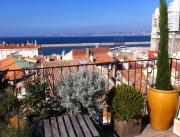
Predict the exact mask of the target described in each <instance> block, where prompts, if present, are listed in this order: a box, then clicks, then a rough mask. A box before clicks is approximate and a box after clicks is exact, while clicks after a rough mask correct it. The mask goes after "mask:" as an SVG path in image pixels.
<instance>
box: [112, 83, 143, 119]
mask: <svg viewBox="0 0 180 137" xmlns="http://www.w3.org/2000/svg"><path fill="white" fill-rule="evenodd" d="M115 92H116V93H115V96H114V98H113V101H112V114H113V116H114V118H115V119H116V120H121V121H126V122H137V120H138V119H139V118H140V117H141V116H142V114H143V113H144V97H143V95H142V93H141V92H140V91H138V90H136V89H135V88H134V87H132V86H128V85H126V84H122V85H118V86H117V87H116V88H115Z"/></svg>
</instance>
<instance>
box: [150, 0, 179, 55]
mask: <svg viewBox="0 0 180 137" xmlns="http://www.w3.org/2000/svg"><path fill="white" fill-rule="evenodd" d="M159 16H160V13H159V8H157V9H156V10H155V12H154V14H153V16H152V32H151V50H154V51H156V50H157V49H158V45H159V38H160V36H159V31H160V29H159ZM168 28H169V53H170V56H176V57H177V56H179V55H180V0H173V1H172V2H171V3H170V5H169V6H168Z"/></svg>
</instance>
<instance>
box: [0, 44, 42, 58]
mask: <svg viewBox="0 0 180 137" xmlns="http://www.w3.org/2000/svg"><path fill="white" fill-rule="evenodd" d="M38 50H39V45H36V44H35V45H32V44H26V45H24V44H21V45H19V44H16V45H13V44H11V45H8V44H0V60H2V59H4V58H6V57H7V56H8V55H12V54H18V55H21V56H22V57H29V58H34V57H35V56H36V57H38V55H39V52H38Z"/></svg>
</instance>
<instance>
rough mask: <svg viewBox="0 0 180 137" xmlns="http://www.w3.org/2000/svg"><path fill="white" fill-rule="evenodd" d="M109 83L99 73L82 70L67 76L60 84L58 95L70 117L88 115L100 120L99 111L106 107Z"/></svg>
mask: <svg viewBox="0 0 180 137" xmlns="http://www.w3.org/2000/svg"><path fill="white" fill-rule="evenodd" d="M106 92H107V82H106V80H105V78H104V77H103V76H102V75H100V74H99V73H98V72H97V71H93V70H91V69H88V68H86V69H80V70H79V71H78V72H74V73H71V74H69V75H68V74H67V75H65V76H64V77H63V78H62V79H61V80H60V81H59V83H58V86H57V95H58V96H59V97H60V98H61V104H62V106H63V107H64V108H65V109H66V111H67V113H69V114H70V115H76V114H78V113H88V114H89V115H90V116H91V117H93V118H95V119H98V115H99V111H100V110H101V108H103V107H104V106H105V97H103V95H105V94H106Z"/></svg>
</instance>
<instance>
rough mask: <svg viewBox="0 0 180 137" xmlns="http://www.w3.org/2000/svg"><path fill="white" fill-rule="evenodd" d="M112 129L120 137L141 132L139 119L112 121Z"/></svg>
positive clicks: (127, 136) (130, 136) (131, 136)
mask: <svg viewBox="0 0 180 137" xmlns="http://www.w3.org/2000/svg"><path fill="white" fill-rule="evenodd" d="M114 130H115V132H116V133H117V134H118V136H120V137H134V136H136V135H138V134H140V133H141V120H139V121H138V123H126V122H123V121H117V120H115V121H114Z"/></svg>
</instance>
